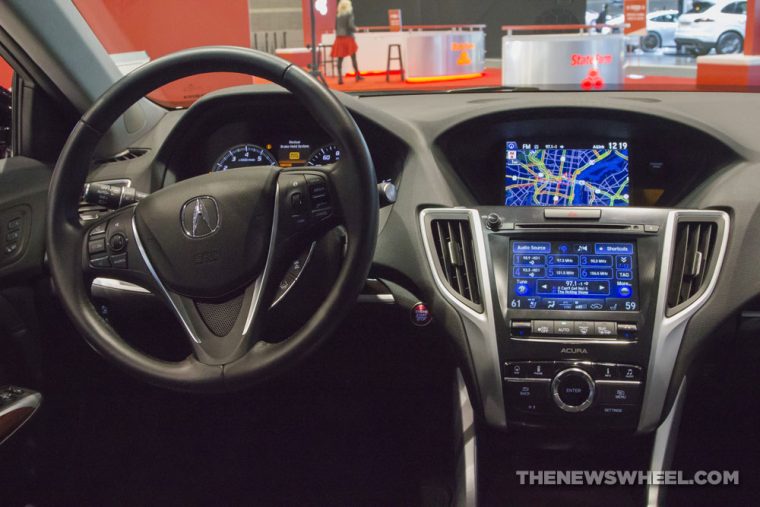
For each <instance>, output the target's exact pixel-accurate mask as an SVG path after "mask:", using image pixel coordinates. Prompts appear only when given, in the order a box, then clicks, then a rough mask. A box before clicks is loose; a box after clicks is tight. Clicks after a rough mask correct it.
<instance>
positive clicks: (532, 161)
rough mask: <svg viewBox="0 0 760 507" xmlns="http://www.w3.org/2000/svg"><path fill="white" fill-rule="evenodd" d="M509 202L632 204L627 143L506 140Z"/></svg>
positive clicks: (528, 203)
mask: <svg viewBox="0 0 760 507" xmlns="http://www.w3.org/2000/svg"><path fill="white" fill-rule="evenodd" d="M505 159H506V172H505V187H504V189H505V190H504V204H505V205H506V206H628V196H629V190H628V143H627V142H608V143H604V144H595V145H593V146H591V147H590V148H586V147H574V146H566V145H556V144H547V145H543V146H542V145H538V144H520V143H518V142H517V141H507V142H506V149H505Z"/></svg>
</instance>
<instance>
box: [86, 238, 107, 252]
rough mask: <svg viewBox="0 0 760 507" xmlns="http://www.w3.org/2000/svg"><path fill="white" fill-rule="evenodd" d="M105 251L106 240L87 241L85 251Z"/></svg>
mask: <svg viewBox="0 0 760 507" xmlns="http://www.w3.org/2000/svg"><path fill="white" fill-rule="evenodd" d="M105 251H106V240H105V239H96V240H93V241H90V242H89V243H87V253H89V254H90V255H93V254H99V253H103V252H105Z"/></svg>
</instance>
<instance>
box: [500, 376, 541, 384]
mask: <svg viewBox="0 0 760 507" xmlns="http://www.w3.org/2000/svg"><path fill="white" fill-rule="evenodd" d="M504 380H506V381H507V382H539V383H540V382H551V381H552V379H550V378H520V377H504Z"/></svg>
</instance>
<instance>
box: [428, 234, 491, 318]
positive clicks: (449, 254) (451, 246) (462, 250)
mask: <svg viewBox="0 0 760 507" xmlns="http://www.w3.org/2000/svg"><path fill="white" fill-rule="evenodd" d="M430 227H431V229H432V230H431V233H432V237H433V243H434V244H435V252H436V254H437V256H438V266H439V274H440V275H441V277H442V278H443V279H444V280H445V281H446V282H447V284H448V285H449V287H450V288H451V289H452V290H453V291H454V292H455V293H456V294H457V295H458V296H460V297H459V299H460V300H461V301H462V302H463V303H465V304H467V305H468V306H469V307H471V308H473V309H475V310H477V311H482V310H483V307H482V305H481V303H482V301H481V294H480V285H479V283H478V271H477V267H476V263H475V245H474V242H473V238H472V231H471V229H470V222H469V220H467V219H445V220H444V219H435V220H433V221H432V222H431V223H430Z"/></svg>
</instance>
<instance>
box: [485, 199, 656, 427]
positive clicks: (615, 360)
mask: <svg viewBox="0 0 760 507" xmlns="http://www.w3.org/2000/svg"><path fill="white" fill-rule="evenodd" d="M509 211H510V212H516V211H518V210H516V209H510V210H509ZM553 211H555V212H557V211H563V210H553ZM626 211H629V210H625V211H624V212H623V213H621V212H620V210H604V212H605V214H610V215H622V214H626V213H625V212H626ZM519 212H520V213H524V214H526V215H528V216H526V222H525V223H520V226H519V227H517V226H514V225H513V224H508V223H507V224H504V222H505V221H506V220H505V219H502V218H501V215H500V214H498V213H497V215H498V216H499V217H500V218H499V224H498V225H497V226H492V228H491V229H490V230H489V234H488V243H489V249H490V252H491V269H492V271H493V275H494V280H493V282H494V285H495V288H496V293H497V311H498V314H499V317H500V319H499V320H500V321H503V323H504V325H505V326H506V331H505V332H504V335H505V336H503V337H502V338H503V339H499V340H498V350H499V362H500V366H501V368H502V382H503V386H502V387H503V391H504V405H505V407H506V413H507V418H508V420H509V421H510V422H511V423H513V424H519V425H541V426H550V425H562V426H564V427H567V426H568V425H571V426H572V425H576V426H580V427H589V426H610V427H624V428H635V427H636V423H637V418H638V415H639V412H640V407H641V399H642V392H643V386H644V383H645V382H646V372H645V370H646V366H647V362H648V359H649V352H650V344H651V334H652V319H651V314H652V313H653V309H654V305H655V298H653V295H654V294H655V293H656V290H655V288H654V286H655V271H656V269H657V267H658V265H659V259H660V256H661V255H660V254H661V248H662V236H661V234H660V231H661V230H662V229H663V228H664V226H665V224H664V222H665V220H664V218H665V217H664V216H662V215H661V216H657V215H658V214H657V213H651V214H650V216H648V217H644V216H640V217H638V218H639V220H637V221H636V222H639V223H615V224H611V223H600V221H594V222H589V221H588V219H580V220H575V219H573V218H570V217H569V211H567V210H565V211H564V212H565V213H566V214H567V216H566V218H561V219H546V217H545V216H542V215H543V214H544V210H542V209H539V210H536V209H531V208H527V209H520V210H519ZM501 213H502V214H503V213H504V212H503V211H502V212H501ZM599 214H600V215H601V211H600V212H599ZM627 214H628V215H629V216H630V213H627ZM600 218H601V217H600ZM631 218H633V217H631ZM492 220H493V217H492ZM555 220H556V222H555ZM616 222H618V220H616ZM547 225H550V226H552V227H551V229H552V230H551V231H549V230H547V227H546V226H547ZM645 226H646V228H645ZM642 268H643V269H642ZM653 268H654V269H653Z"/></svg>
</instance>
